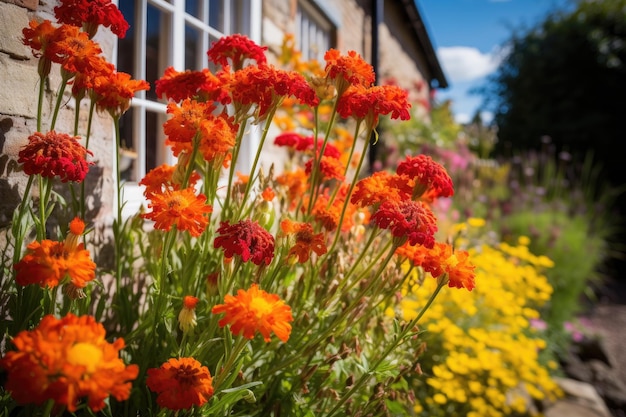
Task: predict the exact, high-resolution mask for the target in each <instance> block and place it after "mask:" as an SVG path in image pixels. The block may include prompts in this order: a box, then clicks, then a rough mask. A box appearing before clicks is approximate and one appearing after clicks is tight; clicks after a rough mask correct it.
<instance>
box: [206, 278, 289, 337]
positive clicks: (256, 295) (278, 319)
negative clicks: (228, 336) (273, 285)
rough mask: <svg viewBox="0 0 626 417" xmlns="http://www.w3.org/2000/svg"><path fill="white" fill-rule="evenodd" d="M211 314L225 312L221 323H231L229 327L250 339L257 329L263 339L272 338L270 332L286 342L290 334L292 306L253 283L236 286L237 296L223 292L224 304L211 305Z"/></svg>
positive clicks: (223, 324)
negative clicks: (247, 286)
mask: <svg viewBox="0 0 626 417" xmlns="http://www.w3.org/2000/svg"><path fill="white" fill-rule="evenodd" d="M212 312H213V314H220V313H224V318H223V319H221V320H220V321H219V325H220V326H221V327H224V326H226V325H227V324H230V331H231V332H232V333H233V334H235V335H238V334H242V333H243V337H245V338H246V339H253V338H254V335H255V334H256V332H259V333H261V335H262V336H263V339H264V340H265V341H266V342H269V341H270V340H271V338H270V334H271V333H272V332H273V333H274V334H275V335H276V336H277V337H278V338H279V339H280V340H282V341H283V342H286V341H287V340H289V335H290V334H291V324H289V323H290V322H292V321H293V316H292V313H291V307H289V306H288V305H286V304H285V302H284V301H283V300H281V299H280V298H279V297H278V295H276V294H269V293H267V292H265V291H263V290H260V289H259V287H258V286H257V285H256V284H252V286H251V287H250V289H249V290H247V291H244V290H238V291H237V295H236V296H232V295H226V297H224V304H218V305H216V306H215V307H213V310H212Z"/></svg>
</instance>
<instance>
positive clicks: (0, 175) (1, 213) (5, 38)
mask: <svg viewBox="0 0 626 417" xmlns="http://www.w3.org/2000/svg"><path fill="white" fill-rule="evenodd" d="M54 6H55V2H54V1H52V2H50V1H46V2H41V4H39V2H38V0H9V1H7V0H0V16H2V19H0V86H1V87H0V151H1V154H0V247H5V242H4V236H5V234H6V233H7V231H8V230H9V223H10V221H11V218H12V215H13V212H14V211H15V209H16V208H17V206H18V204H19V203H20V201H21V196H22V193H23V191H24V188H25V185H26V182H27V179H28V177H27V176H26V175H25V174H24V173H23V172H21V170H20V167H19V165H18V163H17V159H18V153H19V151H20V149H21V147H22V146H23V145H25V144H26V143H27V142H28V137H29V136H30V135H31V134H33V133H34V132H36V130H37V121H36V118H37V95H38V90H39V75H38V73H37V63H38V59H37V58H35V57H34V56H33V54H32V52H31V49H30V48H29V47H27V46H25V45H23V43H22V29H23V28H25V27H27V26H28V23H29V21H30V20H32V19H40V20H43V19H49V20H51V21H53V22H54V21H55V19H54V15H53V8H54ZM101 32H102V33H98V34H97V35H96V38H95V40H96V41H97V42H98V43H99V44H100V47H101V48H102V50H103V53H104V54H105V56H107V58H109V59H110V58H111V56H112V51H113V45H114V44H113V42H114V36H113V35H112V34H111V33H110V32H109V31H108V29H107V30H103V31H101ZM59 84H60V76H59V70H58V66H57V65H53V67H52V71H51V74H50V77H49V82H46V84H45V94H46V96H45V97H46V98H45V101H44V105H43V118H42V119H43V124H42V130H43V131H44V132H46V131H47V130H48V127H49V121H50V115H51V112H52V110H53V108H54V104H55V101H56V93H55V92H56V91H57V88H58V86H59ZM83 101H84V103H83V104H82V108H81V118H80V122H79V135H84V134H85V132H86V127H87V112H88V103H87V100H83ZM74 106H75V103H74V101H73V100H72V99H71V96H70V94H69V93H68V92H66V94H65V96H64V99H63V108H62V111H61V112H60V113H59V117H58V120H57V123H56V127H55V130H56V131H59V132H66V133H71V132H73V120H74ZM112 138H113V124H112V121H111V118H110V117H109V116H108V115H96V116H95V117H94V120H93V124H92V135H91V139H90V145H89V148H90V150H92V151H93V153H94V157H93V159H92V160H93V161H94V162H95V165H94V166H92V167H91V168H90V171H89V174H88V176H87V178H86V181H87V183H86V188H87V190H90V195H89V197H88V198H87V208H88V215H87V219H86V220H87V222H88V224H90V225H95V226H97V227H98V226H101V225H105V224H110V222H111V220H112V213H113V210H112V207H113V196H114V185H113V184H114V183H113V170H112V168H113V166H112V164H113V160H114V158H113V142H112V140H113V139H112ZM33 188H34V189H35V192H34V194H33V195H34V196H36V187H33ZM61 188H62V189H64V190H67V187H61ZM61 188H60V189H59V191H61ZM60 220H62V221H65V219H60Z"/></svg>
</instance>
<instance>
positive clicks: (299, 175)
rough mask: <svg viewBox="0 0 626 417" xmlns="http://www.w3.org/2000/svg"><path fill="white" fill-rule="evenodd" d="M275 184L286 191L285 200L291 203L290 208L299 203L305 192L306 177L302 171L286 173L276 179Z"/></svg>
mask: <svg viewBox="0 0 626 417" xmlns="http://www.w3.org/2000/svg"><path fill="white" fill-rule="evenodd" d="M276 182H277V183H278V184H280V185H282V186H283V187H285V188H286V189H287V191H286V193H287V199H288V200H289V202H290V203H291V208H293V207H295V205H296V204H297V203H298V202H299V201H300V199H301V198H302V196H303V195H304V193H305V192H306V190H307V175H306V172H304V170H303V169H300V168H299V169H297V170H296V171H286V172H283V173H282V174H280V175H279V176H278V177H276Z"/></svg>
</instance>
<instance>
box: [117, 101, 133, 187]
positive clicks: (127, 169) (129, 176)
mask: <svg viewBox="0 0 626 417" xmlns="http://www.w3.org/2000/svg"><path fill="white" fill-rule="evenodd" d="M133 121H134V111H133V110H132V109H131V110H129V111H127V112H126V113H124V115H123V116H122V117H121V118H120V145H121V147H122V149H125V150H128V151H131V150H134V149H137V147H136V146H135V144H134V143H133ZM132 152H134V151H132ZM124 153H125V152H122V155H120V171H121V172H120V174H121V177H122V179H123V180H124V181H136V180H137V179H136V178H135V169H136V165H137V159H136V158H135V159H133V158H130V156H131V154H130V152H129V153H128V155H126V156H124Z"/></svg>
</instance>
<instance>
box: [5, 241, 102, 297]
mask: <svg viewBox="0 0 626 417" xmlns="http://www.w3.org/2000/svg"><path fill="white" fill-rule="evenodd" d="M71 246H72V245H69V244H68V243H67V241H66V242H56V241H53V240H48V239H44V240H42V241H41V242H32V243H31V244H29V245H28V246H27V247H26V254H25V255H24V257H23V258H22V259H21V260H20V261H19V262H18V263H16V264H15V266H14V268H15V271H16V275H15V281H16V282H17V283H18V284H19V285H29V284H38V285H39V286H41V287H48V288H54V287H56V286H57V285H59V284H60V283H63V282H64V281H65V280H67V281H69V282H71V283H72V284H73V285H75V286H76V287H78V288H84V287H85V286H86V285H87V283H88V282H90V281H92V280H93V279H94V278H95V277H96V272H95V270H96V264H95V263H94V262H93V261H92V260H91V256H90V254H89V251H88V250H86V249H84V247H83V244H82V243H79V244H77V245H75V246H74V247H71Z"/></svg>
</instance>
